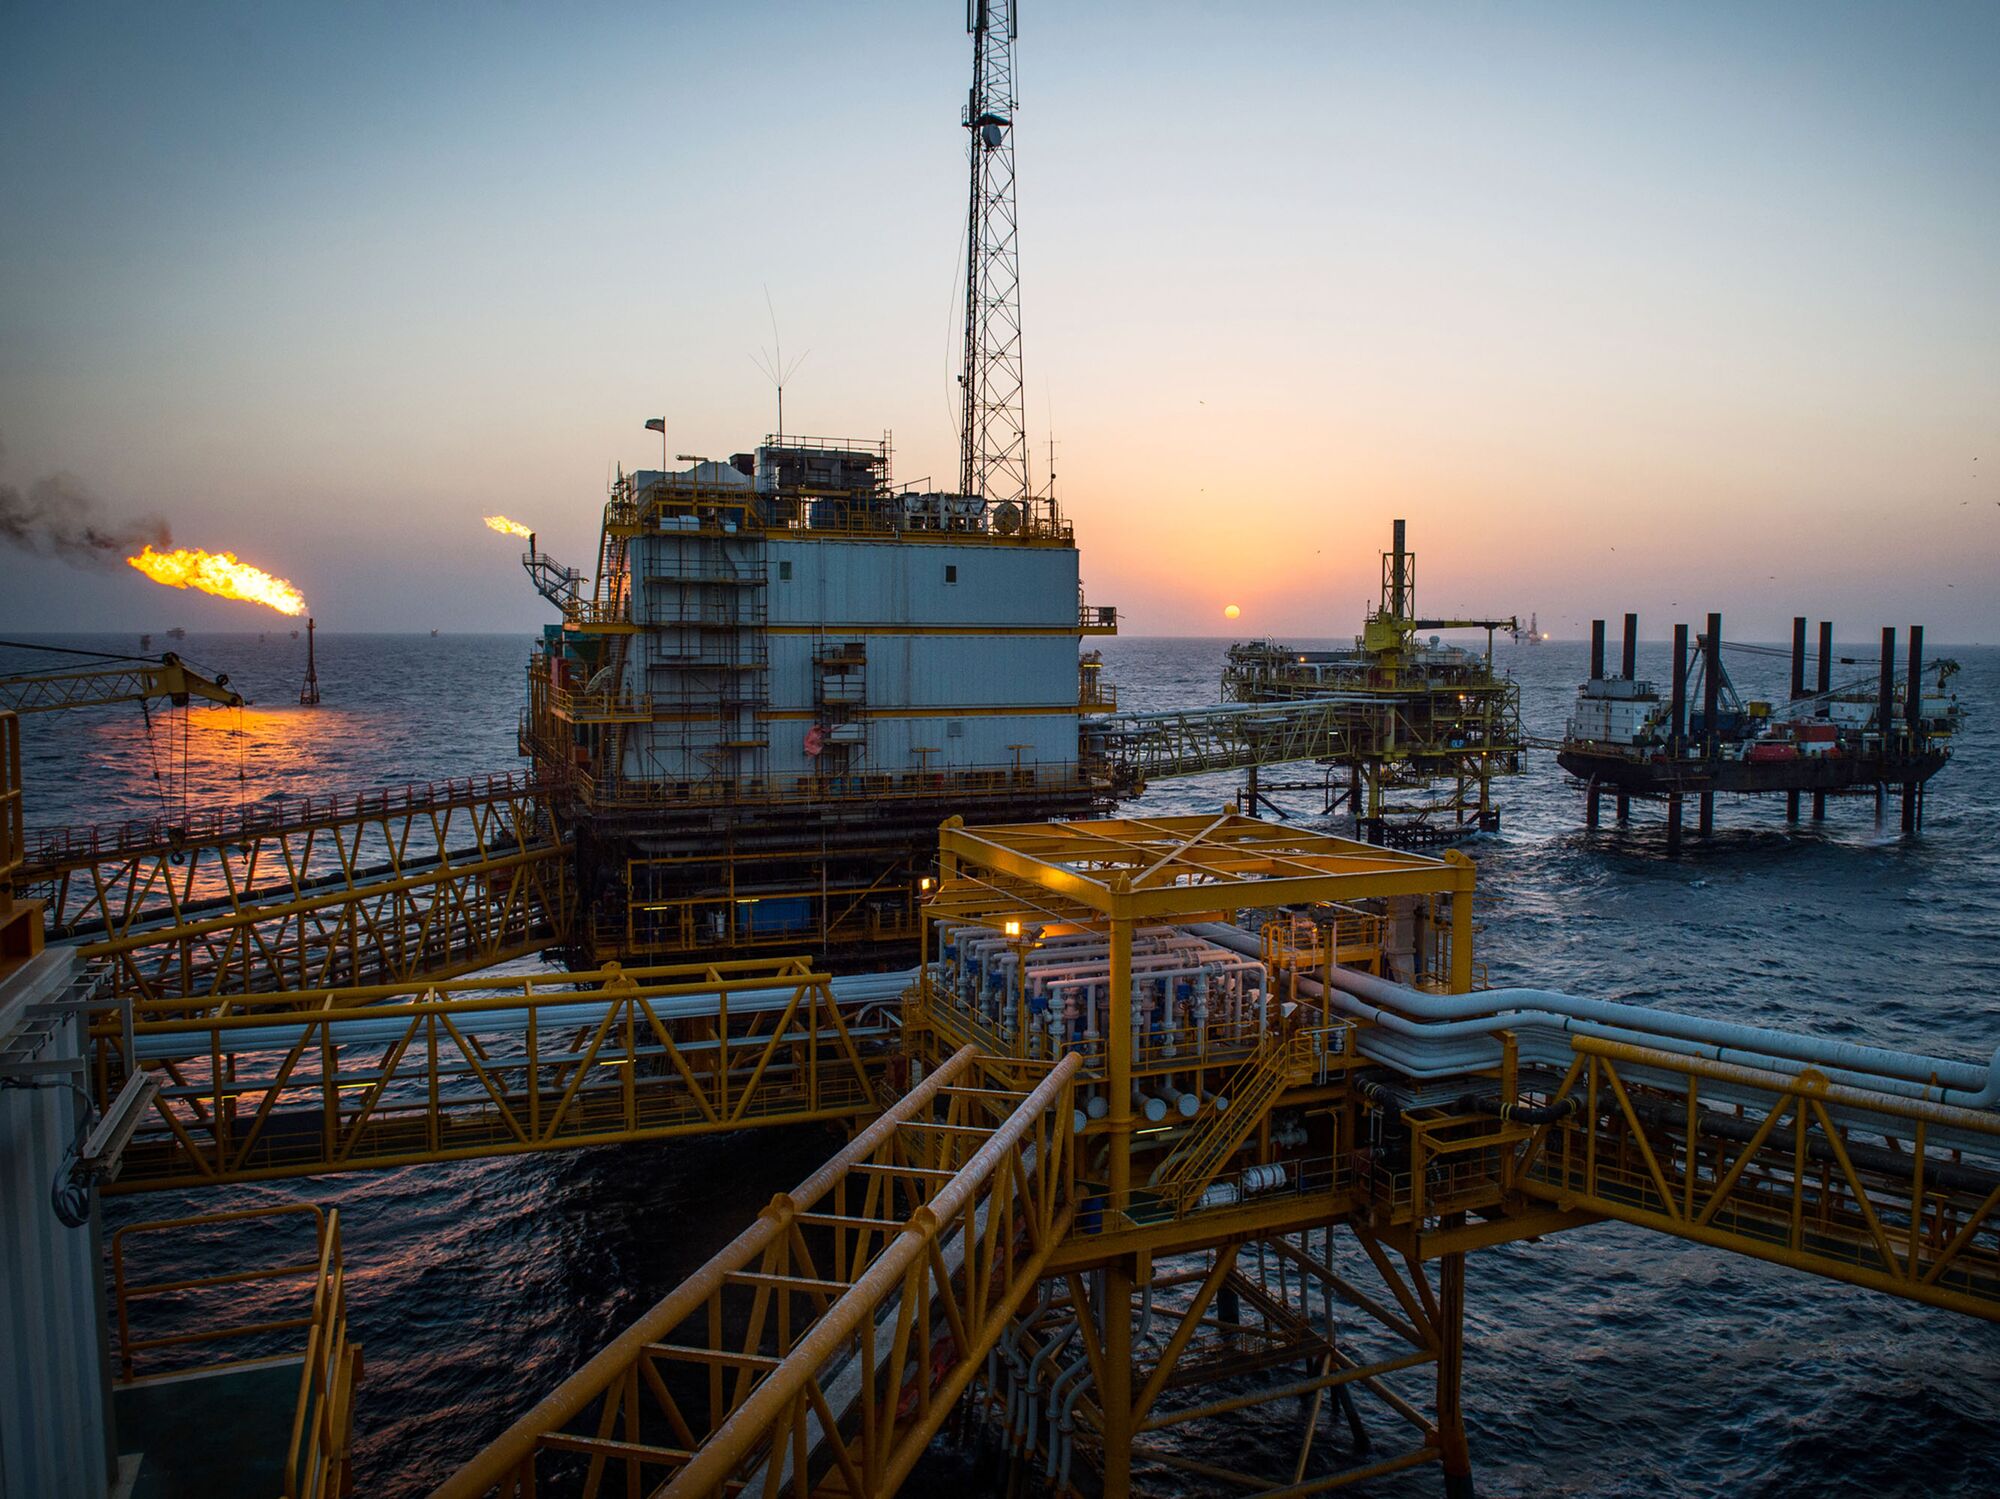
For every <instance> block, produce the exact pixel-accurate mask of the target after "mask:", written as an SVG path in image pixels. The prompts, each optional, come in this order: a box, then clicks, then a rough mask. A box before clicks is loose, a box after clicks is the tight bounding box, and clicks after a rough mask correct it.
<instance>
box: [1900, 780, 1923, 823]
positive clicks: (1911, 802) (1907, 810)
mask: <svg viewBox="0 0 2000 1499" xmlns="http://www.w3.org/2000/svg"><path fill="white" fill-rule="evenodd" d="M1918 785H1919V783H1918V782H1916V781H1905V782H1903V831H1904V832H1906V833H1914V832H1915V831H1916V830H1917V792H1918Z"/></svg>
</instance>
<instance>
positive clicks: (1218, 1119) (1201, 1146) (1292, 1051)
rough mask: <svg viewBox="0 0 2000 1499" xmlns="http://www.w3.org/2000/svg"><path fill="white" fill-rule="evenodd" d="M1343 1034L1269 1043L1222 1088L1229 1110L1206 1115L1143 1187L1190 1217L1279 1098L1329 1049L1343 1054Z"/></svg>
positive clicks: (1294, 1036)
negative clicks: (1191, 1212) (1340, 1051)
mask: <svg viewBox="0 0 2000 1499" xmlns="http://www.w3.org/2000/svg"><path fill="white" fill-rule="evenodd" d="M1344 1031H1345V1027H1334V1028H1328V1029H1325V1030H1301V1031H1292V1032H1290V1033H1289V1034H1276V1035H1272V1036H1270V1037H1267V1038H1266V1039H1265V1041H1264V1043H1263V1044H1262V1045H1261V1046H1259V1047H1258V1048H1257V1050H1255V1051H1254V1052H1252V1053H1251V1054H1250V1055H1249V1056H1248V1057H1247V1058H1245V1059H1244V1062H1243V1065H1242V1066H1240V1067H1238V1068H1237V1069H1236V1071H1235V1072H1234V1073H1233V1074H1232V1075H1231V1077H1230V1079H1229V1081H1228V1083H1227V1084H1225V1085H1224V1087H1223V1090H1222V1093H1223V1096H1224V1097H1226V1098H1227V1099H1228V1100H1229V1107H1228V1108H1226V1109H1210V1110H1209V1112H1208V1114H1207V1115H1206V1117H1204V1118H1203V1119H1202V1121H1201V1122H1200V1123H1199V1124H1197V1125H1196V1126H1195V1127H1194V1128H1193V1129H1192V1130H1190V1131H1189V1132H1188V1134H1187V1136H1186V1137H1185V1138H1184V1139H1182V1140H1181V1141H1180V1142H1179V1143H1178V1144H1176V1145H1175V1146H1174V1148H1173V1149H1172V1150H1170V1151H1169V1152H1168V1153H1167V1157H1166V1159H1165V1160H1163V1161H1161V1162H1160V1164H1159V1165H1158V1166H1156V1167H1155V1168H1154V1169H1153V1174H1152V1175H1151V1176H1150V1177H1148V1178H1147V1181H1146V1185H1147V1186H1148V1187H1150V1188H1151V1189H1152V1190H1154V1191H1155V1192H1158V1193H1159V1194H1160V1197H1161V1198H1162V1199H1163V1200H1164V1201H1165V1202H1166V1203H1167V1204H1168V1206H1170V1207H1171V1208H1172V1209H1173V1211H1174V1212H1175V1213H1176V1214H1180V1213H1185V1212H1186V1211H1188V1209H1189V1208H1190V1207H1192V1206H1193V1205H1194V1203H1195V1202H1196V1201H1197V1200H1198V1199H1199V1198H1200V1197H1201V1194H1202V1193H1203V1192H1205V1191H1206V1190H1208V1187H1209V1184H1210V1183H1211V1182H1213V1181H1214V1180H1215V1178H1216V1177H1217V1175H1219V1174H1220V1173H1221V1171H1222V1168H1223V1167H1224V1166H1226V1165H1227V1164H1228V1163H1229V1158H1230V1157H1231V1156H1233V1155H1235V1154H1236V1152H1237V1151H1238V1150H1239V1149H1240V1148H1241V1147H1242V1145H1243V1142H1244V1141H1245V1140H1247V1139H1249V1138H1250V1131H1252V1130H1253V1129H1255V1128H1256V1127H1257V1125H1258V1122H1259V1121H1260V1120H1262V1119H1263V1118H1264V1116H1265V1115H1266V1114H1268V1113H1269V1112H1270V1110H1271V1105H1272V1104H1274V1103H1276V1102H1277V1101H1278V1095H1279V1094H1281V1093H1283V1092H1284V1091H1285V1089H1286V1088H1287V1087H1289V1086H1291V1085H1292V1084H1294V1083H1298V1082H1304V1081H1305V1080H1306V1079H1307V1078H1309V1077H1311V1076H1312V1075H1313V1074H1314V1073H1315V1072H1317V1071H1319V1070H1321V1069H1322V1068H1323V1067H1324V1066H1325V1064H1326V1060H1327V1058H1328V1057H1329V1056H1331V1055H1333V1054H1334V1052H1333V1051H1331V1050H1329V1045H1331V1047H1333V1048H1335V1049H1339V1050H1344V1049H1345V1037H1344V1034H1342V1033H1343V1032H1344Z"/></svg>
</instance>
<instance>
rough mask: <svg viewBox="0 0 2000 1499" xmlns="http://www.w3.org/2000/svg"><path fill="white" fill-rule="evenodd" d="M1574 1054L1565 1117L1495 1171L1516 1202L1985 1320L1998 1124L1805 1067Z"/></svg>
mask: <svg viewBox="0 0 2000 1499" xmlns="http://www.w3.org/2000/svg"><path fill="white" fill-rule="evenodd" d="M1575 1048H1576V1061H1575V1062H1574V1063H1573V1064H1572V1065H1571V1067H1570V1069H1569V1073H1568V1075H1567V1076H1565V1077H1564V1078H1563V1080H1562V1083H1561V1084H1560V1085H1559V1086H1558V1087H1556V1088H1555V1089H1554V1090H1553V1091H1552V1092H1550V1093H1549V1094H1548V1095H1547V1102H1548V1103H1550V1104H1562V1103H1564V1102H1565V1101H1567V1100H1572V1099H1573V1100H1575V1101H1576V1104H1577V1105H1580V1107H1575V1108H1573V1109H1572V1110H1571V1111H1570V1112H1568V1113H1567V1114H1566V1115H1565V1117H1564V1118H1563V1119H1562V1120H1560V1121H1558V1122H1556V1123H1554V1124H1547V1125H1543V1126H1541V1127H1539V1128H1537V1129H1536V1130H1534V1131H1533V1132H1532V1133H1531V1134H1530V1135H1529V1137H1528V1138H1527V1139H1526V1140H1525V1141H1522V1142H1521V1143H1520V1145H1519V1146H1518V1148H1516V1149H1515V1150H1514V1151H1513V1153H1512V1154H1511V1156H1510V1158H1509V1159H1508V1161H1507V1163H1506V1166H1507V1174H1508V1176H1509V1178H1510V1182H1511V1184H1512V1185H1513V1186H1515V1187H1517V1188H1518V1189H1519V1190H1520V1191H1521V1192H1522V1193H1523V1194H1524V1195H1527V1196H1530V1197H1538V1198H1542V1199H1544V1200H1546V1201H1549V1202H1552V1203H1555V1204H1557V1205H1559V1206H1560V1207H1562V1208H1565V1209H1581V1210H1584V1211H1588V1212H1592V1213H1601V1214H1603V1215H1604V1216H1605V1217H1607V1218H1619V1219H1622V1220H1624V1221H1625V1222H1627V1223H1636V1224H1638V1225H1640V1226H1641V1227H1644V1228H1651V1229H1657V1230H1659V1231H1660V1232H1662V1233H1669V1234H1673V1235H1675V1236H1676V1237H1678V1238H1684V1239H1692V1240H1694V1241H1695V1242H1697V1243H1702V1244H1710V1245H1713V1246H1715V1247H1716V1248H1720V1249H1732V1250H1735V1251H1736V1252H1738V1253H1740V1254H1747V1255H1752V1256H1754V1257H1755V1258H1757V1259H1763V1260H1770V1261H1772V1262H1774V1263H1776V1264H1780V1265H1786V1266H1789V1267H1790V1268H1792V1269H1795V1270H1804V1271H1808V1272H1810V1273H1812V1274H1814V1275H1824V1276H1828V1277H1831V1278H1832V1279H1834V1280H1844V1281H1848V1282H1851V1283H1852V1284H1854V1285H1860V1286H1867V1287H1869V1288H1870V1289H1872V1290H1877V1291H1887V1292H1889V1293H1890V1294H1892V1295H1896V1296H1902V1297H1906V1298H1907V1299H1909V1300H1912V1301H1921V1302H1925V1303H1928V1304H1930V1305H1932V1306H1941V1307H1948V1308H1950V1309H1951V1310H1953V1311H1960V1312H1970V1313H1972V1314H1973V1315H1974V1316H1980V1317H1989V1318H1994V1319H2000V1217H1996V1213H2000V1176H1996V1175H1995V1168H1996V1167H2000V1117H1996V1116H1995V1115H1994V1114H1992V1113H1991V1112H1988V1111H1985V1110H1972V1109H1962V1108H1954V1107H1951V1106H1949V1105H1945V1104H1940V1103H1933V1102H1928V1101H1924V1100H1918V1099H1903V1098H1897V1097H1885V1096H1884V1095H1882V1094H1879V1093H1874V1092H1868V1091H1864V1090H1861V1089H1857V1088H1853V1087H1847V1086H1843V1085H1839V1084H1835V1083H1830V1082H1829V1081H1827V1079H1826V1078H1825V1077H1824V1076H1822V1075H1821V1074H1819V1073H1816V1072H1813V1071H1810V1070H1808V1071H1806V1072H1803V1073H1799V1074H1796V1075H1792V1074H1786V1073H1777V1072H1769V1071H1764V1070H1761V1069H1758V1068H1752V1067H1742V1066H1736V1065H1733V1064H1730V1063H1725V1062H1713V1061H1705V1060H1701V1059H1697V1058H1692V1057H1686V1056H1682V1055H1680V1054H1678V1053H1675V1052H1667V1051H1660V1050H1657V1049H1654V1048H1650V1047H1642V1046H1635V1045H1631V1044H1628V1043H1623V1042H1616V1041H1608V1040H1599V1039H1595V1038H1592V1037H1588V1036H1579V1037H1578V1038H1577V1039H1576V1042H1575ZM1860 1112H1865V1116H1866V1118H1865V1120H1863V1121H1861V1122H1856V1119H1855V1116H1856V1114H1857V1113H1860ZM1837 1115H1839V1116H1842V1117H1837ZM1869 1124H1872V1125H1873V1126H1874V1127H1873V1128H1872V1129H1871V1128H1869V1127H1868V1126H1869ZM1871 1136H1872V1137H1873V1138H1872V1140H1871V1139H1870V1137H1871ZM1968 1167H1971V1168H1973V1169H1971V1170H1968Z"/></svg>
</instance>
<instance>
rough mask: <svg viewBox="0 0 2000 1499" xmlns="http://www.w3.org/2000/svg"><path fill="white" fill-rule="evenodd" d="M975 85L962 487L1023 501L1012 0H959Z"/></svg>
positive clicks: (969, 127) (970, 122) (969, 125)
mask: <svg viewBox="0 0 2000 1499" xmlns="http://www.w3.org/2000/svg"><path fill="white" fill-rule="evenodd" d="M965 29H966V30H967V31H968V32H970V33H971V34H972V92H971V93H970V94H969V95H968V96H967V99H966V106H965V117H964V120H963V121H962V123H963V124H964V126H965V130H966V139H967V141H968V150H969V155H970V159H971V165H972V194H971V205H970V208H969V210H968V215H967V219H966V228H965V372H964V373H963V374H961V375H960V376H959V377H958V383H959V385H960V386H961V387H962V388H963V392H964V397H965V406H964V421H963V423H962V424H961V426H960V429H959V489H960V490H961V492H963V493H965V494H968V495H976V496H981V497H983V498H985V499H987V500H989V501H991V502H993V503H995V504H999V503H1001V502H1003V501H1010V500H1011V501H1012V502H1013V503H1015V504H1017V505H1020V506H1021V507H1023V508H1024V509H1025V508H1026V506H1027V503H1028V432H1027V423H1026V420H1025V418H1024V417H1023V414H1022V401H1021V265H1020V252H1019V245H1018V239H1017V234H1016V224H1015V214H1014V36H1015V32H1016V29H1017V28H1016V20H1015V0H966V12H965Z"/></svg>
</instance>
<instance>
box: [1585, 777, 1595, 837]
mask: <svg viewBox="0 0 2000 1499" xmlns="http://www.w3.org/2000/svg"><path fill="white" fill-rule="evenodd" d="M1583 825H1584V826H1585V827H1587V828H1590V829H1591V830H1593V831H1595V830H1596V827H1597V782H1596V781H1594V780H1593V781H1592V782H1591V783H1590V789H1589V790H1588V791H1586V792H1585V793H1584V798H1583Z"/></svg>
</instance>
